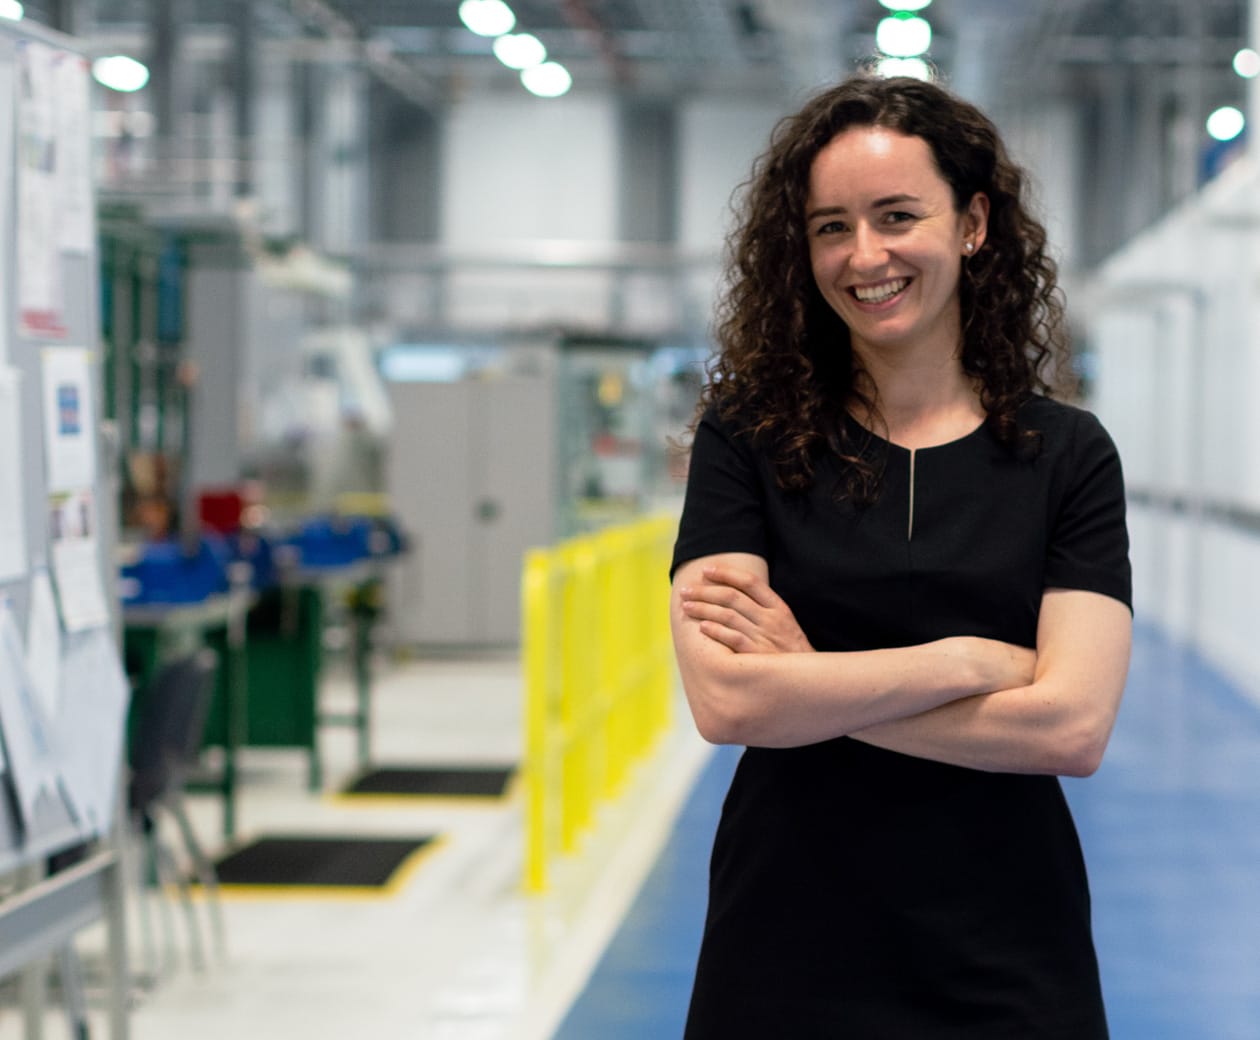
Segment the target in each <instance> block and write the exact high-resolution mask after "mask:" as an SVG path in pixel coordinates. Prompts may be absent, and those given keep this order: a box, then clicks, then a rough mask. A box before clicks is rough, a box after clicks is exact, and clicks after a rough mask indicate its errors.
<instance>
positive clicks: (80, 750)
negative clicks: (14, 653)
mask: <svg viewBox="0 0 1260 1040" xmlns="http://www.w3.org/2000/svg"><path fill="white" fill-rule="evenodd" d="M65 643H66V649H65V654H64V657H63V659H62V662H61V692H60V695H59V697H58V705H59V710H58V712H57V717H56V725H55V729H54V735H55V737H56V741H57V747H58V749H59V750H60V751H61V753H62V775H63V776H64V777H65V788H66V791H67V793H68V794H69V797H70V801H71V807H72V809H73V811H74V814H75V816H76V817H77V819H78V820H79V822H80V823H81V824H82V825H84V826H85V827H87V828H89V829H90V830H92V831H93V832H95V833H98V834H99V833H102V832H104V831H105V830H106V829H107V828H108V827H109V823H110V820H111V818H112V814H113V810H114V801H115V798H116V797H117V793H118V780H119V774H120V772H121V770H122V755H123V744H124V737H123V734H124V731H125V728H126V720H127V706H128V704H129V703H130V700H131V686H130V684H129V683H128V682H127V676H126V674H125V673H124V671H123V667H122V662H121V660H120V659H119V656H118V648H117V647H116V645H115V644H114V639H113V636H112V635H111V634H110V630H109V629H108V628H95V629H92V630H91V631H89V632H84V633H82V634H80V635H77V636H68V637H67V638H66V641H65Z"/></svg>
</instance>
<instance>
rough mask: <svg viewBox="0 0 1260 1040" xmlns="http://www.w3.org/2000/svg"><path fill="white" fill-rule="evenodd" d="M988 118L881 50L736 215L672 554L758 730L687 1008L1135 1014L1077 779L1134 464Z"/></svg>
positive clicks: (775, 1015) (889, 1014)
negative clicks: (1081, 368) (1121, 1006)
mask: <svg viewBox="0 0 1260 1040" xmlns="http://www.w3.org/2000/svg"><path fill="white" fill-rule="evenodd" d="M1023 191H1024V187H1023V179H1022V175H1021V172H1020V170H1019V169H1018V168H1017V167H1016V166H1015V165H1014V164H1013V163H1012V162H1011V161H1010V159H1009V158H1008V157H1007V155H1006V152H1005V149H1004V147H1003V145H1002V143H1001V141H1000V139H999V136H998V134H997V132H996V130H995V128H994V127H993V125H992V124H991V123H990V121H989V120H988V119H987V118H986V117H985V116H984V115H983V114H981V113H980V112H979V111H977V110H976V109H975V108H974V107H972V106H971V105H969V104H967V103H965V102H963V101H961V100H959V99H957V98H955V97H953V96H952V95H950V94H949V93H947V92H946V91H944V90H942V89H941V88H939V87H936V86H933V85H930V84H925V83H921V82H918V81H917V80H909V79H888V80H884V79H878V78H871V77H858V78H855V79H852V80H849V81H847V82H845V83H842V84H841V85H839V86H837V87H835V88H833V89H831V90H830V91H828V92H826V93H824V94H822V95H820V96H819V97H817V98H815V99H814V100H813V101H811V102H810V103H808V104H807V105H806V106H805V107H804V108H803V109H802V110H801V111H800V112H799V113H798V114H797V115H795V116H794V117H791V118H789V119H787V120H785V121H784V122H783V123H781V124H780V126H779V127H778V129H777V130H776V132H775V134H774V137H773V140H772V143H771V147H770V149H769V151H768V152H767V153H766V154H765V155H764V156H763V157H762V159H761V160H760V161H759V162H758V164H757V166H756V168H755V169H754V174H753V179H752V180H751V181H750V183H749V185H748V186H747V189H746V196H745V212H744V214H743V220H742V224H741V225H740V226H739V227H738V228H737V229H736V231H735V232H734V234H733V235H732V240H731V252H732V278H731V280H730V283H729V284H730V288H729V290H728V294H727V298H726V301H725V314H724V317H723V320H722V323H721V325H720V327H719V348H720V349H719V353H718V357H717V360H716V362H715V366H714V371H713V373H712V378H711V380H710V382H709V384H708V385H707V387H706V389H705V392H704V395H703V400H702V402H701V418H700V420H699V422H698V424H697V427H696V431H695V440H694V444H693V449H692V463H691V471H690V475H689V478H688V488H687V498H686V504H685V508H684V512H683V518H682V524H681V529H680V533H679V538H678V543H677V546H676V549H675V558H674V593H673V604H672V620H673V626H674V641H675V647H676V652H677V656H678V662H679V666H680V670H681V674H682V678H683V683H684V687H685V689H686V693H687V697H688V701H689V703H690V706H691V709H692V712H693V714H694V717H695V720H696V723H697V725H698V727H699V729H700V732H701V733H702V734H703V735H704V736H705V737H706V738H707V739H708V740H710V741H713V742H716V743H732V744H742V745H746V746H747V750H746V751H745V752H744V754H743V756H742V758H741V760H740V763H739V767H738V769H737V771H736V775H735V778H734V780H733V782H732V786H731V790H730V793H729V795H728V796H727V800H726V804H725V806H724V808H723V814H722V820H721V823H720V825H719V828H718V834H717V838H716V841H715V845H714V851H713V862H712V868H711V884H710V897H709V910H708V917H707V921H706V925H705V936H704V942H703V946H702V950H701V954H700V960H699V965H698V967H697V972H696V980H695V987H694V990H693V994H692V1003H691V1010H690V1014H689V1019H688V1029H687V1036H688V1037H689V1038H692V1040H699V1038H710V1037H712V1038H720V1040H732V1038H740V1037H749V1038H752V1037H756V1038H758V1040H763V1038H780V1037H782V1038H790V1040H807V1038H814V1037H817V1038H824V1037H825V1038H827V1040H835V1038H857V1040H936V1038H959V1040H988V1038H994V1040H996V1038H1003V1040H1032V1038H1041V1037H1045V1038H1056V1040H1097V1038H1102V1037H1106V1036H1107V1026H1106V1019H1105V1015H1104V1010H1103V1004H1102V997H1101V992H1100V986H1099V980H1098V969H1097V963H1096V959H1095V955H1094V950H1093V942H1092V938H1091V930H1090V908H1089V893H1088V887H1087V882H1086V877H1085V869H1084V864H1083V862H1082V859H1081V853H1080V846H1079V842H1078V840H1077V836H1076V833H1075V829H1074V826H1073V823H1072V820H1071V817H1070V814H1069V812H1068V809H1067V806H1066V803H1065V801H1064V799H1063V795H1062V792H1061V790H1060V786H1059V783H1058V780H1057V776H1058V775H1061V774H1070V775H1082V776H1083V775H1087V774H1089V773H1091V772H1092V771H1093V770H1094V769H1096V768H1097V766H1098V763H1099V760H1100V758H1101V755H1102V753H1103V748H1104V747H1105V745H1106V743H1107V740H1108V736H1109V734H1110V731H1111V728H1112V724H1113V722H1114V719H1115V716H1116V712H1117V710H1118V707H1119V703H1120V696H1121V692H1122V689H1123V685H1124V680H1125V674H1126V671H1127V667H1128V655H1129V643H1130V627H1131V613H1130V607H1129V598H1130V589H1129V564H1128V556H1127V551H1128V541H1127V536H1126V532H1125V521H1124V493H1123V486H1122V480H1121V473H1120V466H1119V462H1118V460H1117V457H1116V453H1115V450H1114V447H1113V446H1112V443H1111V441H1110V439H1109V438H1108V436H1107V434H1106V433H1105V431H1104V430H1103V429H1102V427H1101V426H1100V425H1099V424H1098V422H1097V421H1096V420H1095V419H1094V418H1093V417H1092V416H1091V415H1090V414H1089V413H1087V412H1084V411H1082V410H1080V409H1077V408H1073V407H1070V406H1068V405H1066V404H1060V403H1057V402H1054V401H1052V400H1050V399H1049V398H1048V397H1046V396H1044V395H1045V393H1046V391H1047V390H1048V385H1047V382H1046V377H1047V373H1048V370H1049V369H1050V368H1051V367H1052V366H1054V365H1058V366H1062V365H1063V364H1064V360H1065V359H1064V357H1063V355H1064V352H1065V348H1064V344H1063V331H1062V309H1061V307H1060V305H1059V302H1058V290H1057V288H1056V284H1055V267H1054V264H1053V263H1052V262H1051V260H1050V259H1049V258H1048V257H1047V256H1046V253H1045V233H1044V231H1043V229H1042V228H1041V227H1040V226H1039V225H1038V224H1037V222H1036V221H1035V220H1034V219H1033V218H1032V217H1031V216H1030V215H1029V213H1028V212H1027V210H1026V208H1025V203H1024V199H1023Z"/></svg>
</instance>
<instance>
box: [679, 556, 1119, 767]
mask: <svg viewBox="0 0 1260 1040" xmlns="http://www.w3.org/2000/svg"><path fill="white" fill-rule="evenodd" d="M670 619H671V624H672V626H673V634H674V649H675V653H676V655H677V658H678V665H679V670H680V672H681V674H682V680H683V688H684V690H685V691H686V694H687V700H688V703H689V704H690V706H691V711H692V715H693V716H694V717H695V720H696V725H697V727H698V728H699V730H700V733H701V735H702V736H704V738H705V739H706V740H709V741H711V742H713V743H719V744H748V745H755V746H758V747H795V746H798V745H803V744H812V743H816V742H818V741H822V740H828V739H831V738H833V737H838V736H849V737H853V738H854V739H857V740H861V741H864V742H866V743H868V744H873V745H876V746H878V747H882V748H886V749H888V750H892V751H899V752H902V753H904V754H908V755H914V756H916V757H919V758H927V759H932V760H934V761H938V762H945V763H949V764H952V765H959V766H967V767H970V768H973V769H983V770H990V771H995V772H1017V773H1047V774H1058V775H1071V776H1088V775H1089V774H1090V773H1092V772H1094V770H1096V769H1097V768H1098V765H1099V763H1100V762H1101V760H1102V754H1103V750H1104V749H1105V748H1106V745H1107V740H1108V738H1109V737H1110V735H1111V729H1112V726H1113V724H1114V722H1115V718H1116V713H1117V712H1118V711H1119V708H1120V697H1121V694H1122V693H1123V690H1124V681H1125V676H1126V674H1127V672H1128V664H1129V648H1130V642H1131V634H1132V619H1131V615H1130V613H1129V609H1128V607H1127V606H1125V605H1124V604H1123V603H1121V602H1120V601H1118V600H1115V599H1112V598H1111V597H1109V596H1104V595H1101V594H1099V593H1094V592H1085V591H1080V590H1074V589H1047V590H1046V592H1045V593H1044V595H1043V597H1042V601H1041V613H1040V618H1039V622H1038V627H1037V646H1036V649H1035V651H1034V650H1031V649H1028V648H1026V647H1018V646H1014V645H1012V644H1009V643H1002V642H999V641H997V640H992V639H982V638H979V637H973V636H957V637H952V638H948V639H940V640H936V641H935V642H931V643H925V644H922V645H920V646H909V647H901V648H896V649H888V650H868V651H855V652H847V653H819V652H815V651H814V649H813V648H812V647H811V646H810V645H809V642H808V640H807V639H806V638H805V635H804V633H803V632H802V631H801V629H800V627H799V626H798V625H797V623H796V619H795V618H794V617H793V615H792V612H791V610H790V609H789V608H788V606H787V604H786V603H784V602H783V600H782V599H781V598H780V597H779V596H778V595H777V594H775V592H774V591H773V590H772V589H771V588H770V585H769V571H768V568H767V565H766V561H765V560H764V559H762V558H761V557H759V556H752V555H749V554H746V553H723V554H719V555H716V556H706V557H702V558H700V559H697V560H691V561H689V562H687V563H684V564H683V565H682V566H680V567H679V568H678V570H677V571H676V572H675V575H674V586H673V593H672V597H671V604H670Z"/></svg>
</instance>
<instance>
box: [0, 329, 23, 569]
mask: <svg viewBox="0 0 1260 1040" xmlns="http://www.w3.org/2000/svg"><path fill="white" fill-rule="evenodd" d="M0 324H3V323H2V322H0ZM0 502H3V503H4V507H3V508H0V582H3V581H12V580H14V579H15V578H21V577H24V576H25V575H26V569H27V566H28V563H27V556H26V487H25V484H24V482H23V478H22V392H21V375H20V373H19V372H18V371H17V369H12V368H9V367H8V366H5V365H0Z"/></svg>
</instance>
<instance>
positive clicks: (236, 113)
mask: <svg viewBox="0 0 1260 1040" xmlns="http://www.w3.org/2000/svg"><path fill="white" fill-rule="evenodd" d="M255 36H256V33H255V32H254V2H253V0H236V3H235V5H234V10H233V11H232V54H233V57H234V58H235V61H234V65H233V83H234V90H235V93H234V94H233V120H232V122H233V128H234V131H235V136H236V161H237V165H236V196H237V198H249V197H250V196H252V195H253V194H254V93H255V84H254V37H255Z"/></svg>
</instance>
